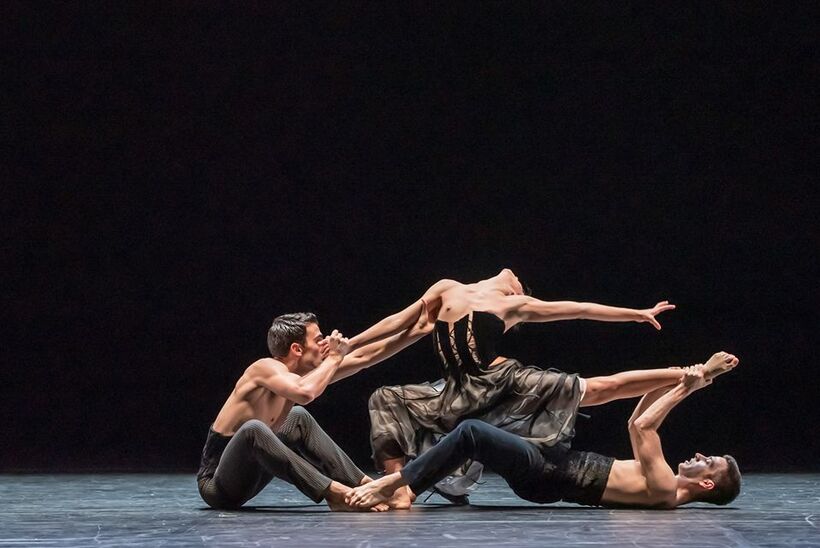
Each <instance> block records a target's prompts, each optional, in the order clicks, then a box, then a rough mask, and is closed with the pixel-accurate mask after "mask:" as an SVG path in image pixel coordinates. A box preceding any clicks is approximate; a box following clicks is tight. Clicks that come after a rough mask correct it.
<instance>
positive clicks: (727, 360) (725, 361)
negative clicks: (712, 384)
mask: <svg viewBox="0 0 820 548" xmlns="http://www.w3.org/2000/svg"><path fill="white" fill-rule="evenodd" d="M738 363H740V360H738V359H737V357H736V356H734V355H733V354H729V353H728V352H718V353H716V354H714V355H713V356H712V357H711V358H709V361H707V362H706V363H705V364H704V371H703V374H704V377H705V378H706V380H708V381H711V380H713V379H714V378H715V377H717V376H718V375H722V374H724V373H728V372H729V371H731V370H732V369H734V368H735V366H737V364H738Z"/></svg>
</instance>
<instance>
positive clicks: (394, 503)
mask: <svg viewBox="0 0 820 548" xmlns="http://www.w3.org/2000/svg"><path fill="white" fill-rule="evenodd" d="M415 500H416V495H415V494H414V493H413V491H411V490H410V487H409V486H407V485H405V486H404V487H399V488H398V489H396V490H395V491H394V492H393V496H392V497H390V498H389V499H387V505H388V506H389V507H390V508H392V509H393V510H409V509H410V507H411V506H412V505H413V502H414V501H415Z"/></svg>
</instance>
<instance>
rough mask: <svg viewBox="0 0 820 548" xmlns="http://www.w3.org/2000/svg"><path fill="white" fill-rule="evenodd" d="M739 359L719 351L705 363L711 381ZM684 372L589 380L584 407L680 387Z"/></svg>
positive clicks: (650, 372)
mask: <svg viewBox="0 0 820 548" xmlns="http://www.w3.org/2000/svg"><path fill="white" fill-rule="evenodd" d="M737 363H738V360H737V358H736V357H735V356H733V355H732V354H728V353H726V352H718V353H716V354H714V355H713V356H712V357H711V358H710V359H709V361H708V362H707V363H706V365H707V369H708V370H709V371H710V373H711V378H714V377H716V376H717V375H720V374H723V373H726V372H727V371H730V370H731V369H732V368H733V367H734V366H735V365H737ZM682 376H683V371H682V370H681V369H679V368H674V367H670V368H666V369H645V370H635V371H623V372H621V373H615V374H614V375H606V376H603V377H591V378H588V379H586V391H585V392H584V397H583V398H582V399H581V407H589V406H592V405H601V404H604V403H608V402H611V401H614V400H621V399H625V398H635V397H638V396H642V395H644V394H646V393H648V392H651V391H652V390H657V389H658V388H663V387H665V386H672V385H675V384H677V383H678V382H679V381H680V379H681V377H682Z"/></svg>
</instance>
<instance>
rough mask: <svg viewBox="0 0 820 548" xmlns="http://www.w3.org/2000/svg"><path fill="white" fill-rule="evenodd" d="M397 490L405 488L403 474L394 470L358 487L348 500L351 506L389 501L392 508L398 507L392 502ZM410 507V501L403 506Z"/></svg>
mask: <svg viewBox="0 0 820 548" xmlns="http://www.w3.org/2000/svg"><path fill="white" fill-rule="evenodd" d="M397 490H404V486H403V485H402V477H401V474H400V473H399V472H394V473H393V474H388V475H386V476H384V477H381V478H379V479H377V480H374V481H371V482H367V483H365V484H363V485H360V486H359V487H356V488H355V489H353V490H352V494H351V495H350V496H348V497H347V499H346V500H347V503H348V504H349V505H350V506H353V507H356V508H368V507H372V506H375V505H377V504H384V503H387V505H388V506H390V507H391V508H398V507H397V506H393V505H392V504H390V502H391V501H392V500H393V498H394V496H395V492H396V491H397ZM411 502H412V501H411ZM409 507H410V504H409V503H407V504H406V505H404V506H403V508H409Z"/></svg>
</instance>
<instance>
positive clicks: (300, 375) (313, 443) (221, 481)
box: [197, 313, 422, 510]
mask: <svg viewBox="0 0 820 548" xmlns="http://www.w3.org/2000/svg"><path fill="white" fill-rule="evenodd" d="M416 327H417V326H411V327H410V328H408V329H407V330H406V331H403V332H401V333H397V334H395V335H393V336H392V337H389V338H387V339H383V340H381V341H379V342H376V343H372V344H369V345H366V346H363V347H361V348H359V349H357V350H355V351H353V352H351V353H350V354H348V355H345V354H347V352H348V351H349V343H348V340H347V339H345V338H343V337H342V335H341V334H340V333H338V332H337V331H333V334H332V335H330V337H327V338H323V336H322V333H321V331H320V330H319V324H318V321H317V319H316V316H315V315H313V314H310V313H296V314H286V315H283V316H279V317H278V318H276V319H275V320H274V321H273V324H272V325H271V327H270V329H269V331H268V348H269V349H270V352H271V355H272V356H273V358H263V359H260V360H257V361H256V362H254V363H253V364H251V365H250V366H249V367H248V368H247V369H246V370H245V372H244V373H243V374H242V376H241V377H240V378H239V380H238V381H237V383H236V386H235V387H234V389H233V391H232V392H231V394H230V396H228V399H227V401H226V402H225V404H224V405H223V407H222V410H221V411H220V412H219V414H218V415H217V417H216V420H215V421H214V423H213V426H212V427H211V429H210V430H209V432H208V438H207V441H206V442H205V448H204V449H203V451H202V461H201V464H200V468H199V471H198V472H197V483H198V486H199V493H200V495H201V496H202V499H203V500H204V501H205V502H207V503H208V505H209V506H211V507H213V508H238V507H239V506H241V505H243V504H244V503H245V502H247V501H248V500H250V499H251V498H253V497H254V496H256V494H257V493H259V491H261V490H262V489H263V488H264V487H265V485H267V484H268V483H269V482H270V481H271V479H272V478H273V477H278V478H281V479H283V480H285V481H287V482H289V483H292V484H293V485H295V486H296V487H297V488H298V489H299V490H300V491H301V492H302V493H304V494H305V495H306V496H307V497H309V498H310V499H311V500H313V501H314V502H319V501H321V500H322V499H324V500H325V501H326V502H327V504H328V506H330V508H331V510H351V508H350V507H349V506H348V505H346V504H345V503H344V497H345V496H346V495H349V494H350V488H351V487H353V486H356V485H360V484H363V483H366V482H368V481H371V478H369V477H367V476H366V475H365V474H364V473H363V472H362V471H361V470H359V469H358V468H357V467H356V465H355V464H353V462H352V461H351V460H350V458H349V457H348V456H347V455H346V454H345V453H344V451H342V450H341V449H340V448H339V447H338V446H337V445H336V444H335V443H334V442H333V440H331V439H330V437H329V436H328V435H327V434H326V433H325V432H324V430H322V428H321V427H320V426H319V425H318V424H317V423H316V421H315V420H314V419H313V417H312V416H311V415H310V413H308V412H307V411H306V410H305V408H304V407H298V406H297V407H293V405H294V403H297V404H302V405H304V404H307V403H310V402H311V401H313V400H314V399H316V398H317V397H318V396H319V395H321V394H322V392H324V390H325V388H326V387H327V385H328V384H329V383H332V382H335V381H337V380H339V379H342V378H344V377H347V376H350V375H352V374H353V373H356V372H357V371H359V370H361V369H364V368H365V367H368V366H370V365H373V364H375V363H378V362H380V361H382V360H385V359H387V358H389V357H390V356H392V355H393V354H395V353H396V352H398V351H399V350H401V349H402V348H404V347H405V346H407V345H408V344H411V343H412V342H413V341H415V340H417V339H418V338H419V337H420V336H422V334H420V333H417V332H416ZM374 509H375V510H387V506H386V505H376V506H374Z"/></svg>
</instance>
